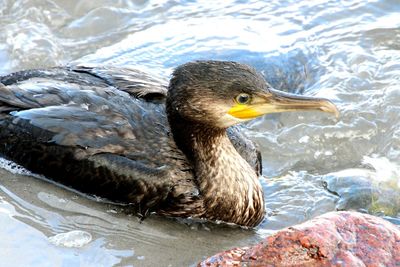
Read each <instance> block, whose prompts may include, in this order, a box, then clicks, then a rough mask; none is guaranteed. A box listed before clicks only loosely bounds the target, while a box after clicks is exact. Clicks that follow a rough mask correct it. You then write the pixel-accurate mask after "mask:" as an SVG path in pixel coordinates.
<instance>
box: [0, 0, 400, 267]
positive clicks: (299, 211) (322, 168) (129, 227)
mask: <svg viewBox="0 0 400 267" xmlns="http://www.w3.org/2000/svg"><path fill="white" fill-rule="evenodd" d="M399 16H400V5H398V3H397V1H395V0H392V1H390V0H376V1H372V0H371V1H355V0H347V1H328V0H318V1H239V0H238V1H233V0H231V1H221V3H216V2H215V3H214V2H212V1H167V0H164V1H163V0H154V1H144V0H141V1H140V0H139V1H128V0H119V1H111V0H101V1H84V0H80V1H78V0H76V1H66V0H47V1H36V0H0V27H1V31H0V61H1V62H2V64H1V65H0V74H1V75H3V74H7V73H10V72H12V71H17V70H22V69H27V68H38V67H40V68H42V67H51V66H56V65H65V64H101V65H104V64H112V65H118V66H131V67H132V66H133V67H137V68H140V69H142V70H145V71H148V72H151V73H153V74H154V75H157V76H159V77H161V78H163V79H168V77H169V74H170V73H171V70H172V68H174V67H175V66H177V65H179V64H181V63H184V62H187V61H190V60H196V59H220V60H235V61H240V62H243V63H247V64H250V65H252V66H254V67H255V68H257V69H258V70H259V71H260V72H261V73H262V74H263V75H264V76H265V78H266V79H267V81H268V82H269V83H271V85H273V86H274V87H275V88H277V89H281V90H285V91H289V92H295V93H301V94H306V95H314V96H320V97H327V98H330V99H332V100H333V101H334V102H335V103H336V104H337V106H338V108H339V109H340V111H341V116H340V118H339V119H338V120H336V119H335V118H332V117H330V116H328V115H325V114H320V113H303V112H301V113H286V114H274V115H271V116H266V117H264V118H261V119H257V120H255V121H253V122H250V123H248V124H247V125H246V127H245V131H246V132H247V134H248V135H249V136H250V137H251V138H252V139H253V140H254V141H255V142H257V143H258V144H259V146H260V149H261V151H262V154H263V172H264V177H263V178H262V183H263V187H264V191H265V199H266V206H267V216H266V219H265V220H264V222H263V223H262V224H261V225H260V226H259V227H257V228H256V229H254V230H244V229H240V228H236V227H228V226H222V225H214V224H199V223H192V222H190V221H179V222H177V221H175V220H172V219H165V218H160V217H157V216H152V217H150V218H148V219H146V220H145V221H144V222H142V223H140V222H139V221H138V219H137V218H136V217H134V216H130V215H129V214H127V212H126V211H124V208H123V207H118V206H115V205H112V204H107V203H102V202H99V201H96V200H94V199H89V198H87V197H84V196H82V195H80V194H78V193H77V192H73V191H68V190H66V189H64V188H61V187H59V186H56V185H54V184H51V183H48V182H46V181H44V180H42V179H37V178H33V177H32V176H31V174H29V173H27V172H26V171H24V170H22V169H20V168H18V167H15V166H14V165H12V164H11V163H10V162H7V161H1V166H2V167H3V169H0V226H1V227H0V247H1V248H2V249H1V250H0V256H1V263H0V265H1V266H113V265H118V266H120V265H122V266H188V265H191V264H195V263H196V262H197V261H199V260H201V259H202V258H203V257H205V256H207V255H210V254H213V253H215V252H218V251H220V250H223V249H227V248H230V247H234V246H244V245H247V244H252V243H255V242H257V241H258V240H260V239H261V238H262V237H265V236H266V235H268V234H270V233H272V232H273V231H275V230H278V229H281V228H283V227H286V226H290V225H293V224H296V223H300V222H303V221H305V220H308V219H310V218H313V217H315V216H317V215H319V214H323V213H325V212H328V211H332V210H337V209H344V210H350V209H355V210H360V211H363V212H369V213H372V214H375V215H379V216H383V217H384V218H386V219H388V220H390V221H392V222H394V223H397V224H400V200H399V197H398V195H400V194H399V191H400V116H399V113H400V106H399V105H398V103H399V101H400V64H399V62H400V45H399V44H400V20H399V19H398V18H399ZM78 230H79V231H83V232H81V233H82V235H81V236H79V235H78V237H76V236H74V234H75V233H76V232H74V231H78ZM60 236H61V238H63V237H64V238H72V239H73V241H77V242H72V243H71V242H70V243H68V242H64V243H62V242H61V243H57V242H55V241H54V240H60V239H57V238H60ZM89 237H90V238H89ZM62 240H64V239H62ZM64 241H65V240H64ZM79 242H81V243H79ZM68 244H75V245H74V246H73V247H70V246H68ZM76 244H78V245H76ZM79 244H80V245H79Z"/></svg>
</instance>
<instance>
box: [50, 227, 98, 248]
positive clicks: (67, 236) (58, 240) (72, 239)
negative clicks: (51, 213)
mask: <svg viewBox="0 0 400 267" xmlns="http://www.w3.org/2000/svg"><path fill="white" fill-rule="evenodd" d="M49 241H50V243H52V244H54V245H56V246H62V247H67V248H80V247H83V246H85V245H86V244H88V243H89V242H90V241H92V235H91V234H90V233H88V232H85V231H81V230H73V231H70V232H66V233H60V234H56V235H54V236H50V237H49Z"/></svg>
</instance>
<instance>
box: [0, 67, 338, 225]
mask: <svg viewBox="0 0 400 267" xmlns="http://www.w3.org/2000/svg"><path fill="white" fill-rule="evenodd" d="M243 94H244V96H243ZM237 96H242V97H244V100H248V102H249V106H250V107H251V108H252V107H253V106H252V105H253V104H254V107H255V108H256V111H257V110H258V109H259V108H260V107H264V106H265V105H266V103H267V104H268V105H269V106H271V105H280V106H283V104H282V103H280V101H282V99H286V100H287V99H289V100H290V101H292V102H293V101H297V102H296V105H293V104H292V108H291V110H293V109H319V110H323V111H329V112H336V111H335V110H334V109H333V106H332V104H330V103H329V102H327V101H325V100H318V101H317V102H318V104H315V103H314V104H313V105H309V106H306V105H304V103H308V102H311V101H314V102H316V100H315V99H312V100H310V99H308V98H304V97H297V98H295V97H294V96H289V95H286V94H278V93H277V91H274V90H273V89H271V88H270V87H269V85H268V84H267V83H266V82H265V80H264V79H263V78H262V76H261V75H260V74H258V73H257V72H256V71H255V70H254V69H252V68H250V67H248V66H246V65H242V64H239V63H235V62H224V61H197V62H192V63H188V64H185V65H182V66H180V67H178V68H177V69H176V70H175V71H174V73H173V75H172V79H171V81H170V84H169V86H168V88H167V87H165V86H164V85H163V82H162V81H159V80H157V79H154V78H151V77H149V76H148V75H146V74H145V73H142V72H138V71H135V70H129V69H119V70H118V69H115V68H86V67H70V68H53V69H49V70H31V71H23V72H18V73H14V74H10V75H8V76H4V77H1V78H0V144H1V145H0V153H2V154H3V155H4V156H5V157H7V158H9V159H11V160H14V161H15V162H17V163H19V164H21V165H22V166H24V167H26V168H27V169H29V170H31V171H33V172H36V173H39V174H43V175H45V176H46V177H48V178H50V179H53V180H55V181H57V182H60V183H63V184H65V185H68V186H71V187H73V188H75V189H78V190H80V191H82V192H85V193H89V194H95V195H97V196H101V197H104V198H108V199H110V200H114V201H118V202H124V203H130V204H132V206H133V207H135V208H136V209H137V212H138V213H140V214H142V215H145V214H146V213H147V212H148V211H154V212H157V213H159V214H163V215H168V216H181V217H198V218H206V219H209V220H221V221H225V222H231V223H236V224H239V225H244V226H255V225H257V224H258V223H260V222H261V220H262V218H263V216H264V200H263V192H262V187H261V185H260V183H259V180H258V176H259V174H260V172H261V158H260V154H259V152H258V151H257V149H256V147H255V146H254V144H253V143H252V142H251V141H249V140H248V139H247V138H245V137H244V136H243V134H241V133H240V131H239V130H238V128H236V127H231V126H233V125H235V124H237V123H238V122H241V121H244V120H247V119H249V118H250V117H249V118H247V117H246V118H243V116H249V115H248V114H253V113H254V112H256V111H253V110H251V112H253V113H251V112H250V111H243V112H242V111H240V112H239V113H234V112H236V111H232V109H230V108H231V107H233V106H235V105H239V108H242V107H243V106H242V104H243V103H236V102H237V101H242V100H241V99H240V100H235V99H238V98H237ZM248 97H250V99H247V98H248ZM271 97H273V98H271ZM257 99H265V100H263V101H264V102H265V103H264V104H263V103H261V104H260V103H259V102H257V101H259V100H257ZM271 99H272V100H271ZM293 99H296V100H293ZM235 101H236V102H235ZM253 102H254V103H253ZM271 103H272V104H271ZM276 103H278V104H276ZM299 103H300V104H299ZM321 103H322V104H321ZM263 105H264V106H263ZM269 106H268V107H269ZM293 107H294V108H293ZM269 109H270V107H269ZM269 109H268V110H269ZM281 109H282V108H281ZM286 109H288V110H290V108H288V107H286ZM277 111H284V110H277ZM249 112H250V113H249ZM257 112H258V111H257ZM257 112H256V113H254V114H256V115H254V117H255V116H259V115H262V114H258V113H257ZM271 112H276V111H271ZM265 113H267V112H265ZM231 114H233V115H231ZM237 114H238V115H237ZM251 116H253V115H251ZM251 118H252V117H251ZM227 128H229V129H228V130H227Z"/></svg>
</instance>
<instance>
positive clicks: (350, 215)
mask: <svg viewBox="0 0 400 267" xmlns="http://www.w3.org/2000/svg"><path fill="white" fill-rule="evenodd" d="M198 266H352V267H357V266H371V267H372V266H377V267H378V266H388V267H391V266H400V228H399V227H397V226H395V225H393V224H391V223H390V222H388V221H386V220H384V219H381V218H379V217H375V216H371V215H368V214H361V213H358V212H330V213H327V214H324V215H322V216H319V217H316V218H315V219H313V220H310V221H307V222H305V223H302V224H299V225H296V226H293V227H289V228H286V229H283V230H281V231H279V232H277V233H276V234H274V235H272V236H269V237H267V238H266V239H264V240H263V241H262V242H261V243H259V244H257V245H255V246H253V247H245V248H235V249H231V250H228V251H225V252H221V253H219V254H216V255H214V256H212V257H210V258H208V259H206V260H205V261H203V262H201V263H199V265H198Z"/></svg>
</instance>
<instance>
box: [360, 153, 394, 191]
mask: <svg viewBox="0 0 400 267" xmlns="http://www.w3.org/2000/svg"><path fill="white" fill-rule="evenodd" d="M362 163H363V164H365V165H369V166H371V167H372V168H374V169H375V173H376V174H375V175H374V176H373V177H374V180H375V181H376V182H379V183H384V184H387V185H389V186H390V187H391V188H393V189H398V190H400V165H398V164H396V163H394V162H391V161H390V160H389V159H388V158H386V157H368V156H365V157H364V158H363V161H362ZM396 187H397V188H396Z"/></svg>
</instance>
